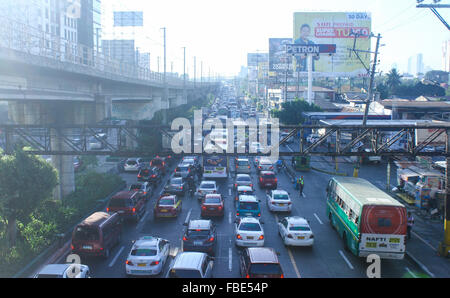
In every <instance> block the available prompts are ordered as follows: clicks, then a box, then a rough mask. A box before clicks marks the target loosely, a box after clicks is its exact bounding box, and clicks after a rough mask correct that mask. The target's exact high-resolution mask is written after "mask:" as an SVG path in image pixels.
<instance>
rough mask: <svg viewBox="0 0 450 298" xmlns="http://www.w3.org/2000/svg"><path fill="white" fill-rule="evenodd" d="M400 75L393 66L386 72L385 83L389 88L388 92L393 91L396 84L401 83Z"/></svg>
mask: <svg viewBox="0 0 450 298" xmlns="http://www.w3.org/2000/svg"><path fill="white" fill-rule="evenodd" d="M401 77H402V76H401V75H400V74H399V73H398V72H397V69H395V68H393V69H391V71H390V72H389V73H388V74H387V81H386V85H387V86H388V88H389V91H390V93H391V94H392V93H395V91H396V90H397V88H398V86H400V85H401V84H402V81H401Z"/></svg>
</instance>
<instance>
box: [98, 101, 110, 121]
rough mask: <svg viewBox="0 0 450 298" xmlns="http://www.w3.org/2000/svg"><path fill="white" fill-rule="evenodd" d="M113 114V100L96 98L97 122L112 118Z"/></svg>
mask: <svg viewBox="0 0 450 298" xmlns="http://www.w3.org/2000/svg"><path fill="white" fill-rule="evenodd" d="M111 113H112V100H111V98H110V97H106V96H100V95H96V96H95V122H99V121H102V120H104V119H106V118H110V117H111Z"/></svg>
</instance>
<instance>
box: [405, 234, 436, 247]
mask: <svg viewBox="0 0 450 298" xmlns="http://www.w3.org/2000/svg"><path fill="white" fill-rule="evenodd" d="M411 233H412V234H413V235H414V236H416V237H417V238H419V240H421V241H422V242H423V243H425V244H426V245H428V247H430V248H431V249H433V250H434V251H436V252H437V249H436V248H434V247H433V246H431V244H430V243H428V242H427V241H425V240H424V239H423V238H422V237H420V236H419V235H418V234H417V233H416V232H414V231H411Z"/></svg>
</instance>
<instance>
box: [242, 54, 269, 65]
mask: <svg viewBox="0 0 450 298" xmlns="http://www.w3.org/2000/svg"><path fill="white" fill-rule="evenodd" d="M267 61H269V53H248V54H247V66H254V67H257V66H258V63H259V62H267Z"/></svg>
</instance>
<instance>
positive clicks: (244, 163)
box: [238, 160, 248, 166]
mask: <svg viewBox="0 0 450 298" xmlns="http://www.w3.org/2000/svg"><path fill="white" fill-rule="evenodd" d="M238 165H239V166H247V165H248V161H246V160H239V161H238Z"/></svg>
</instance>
